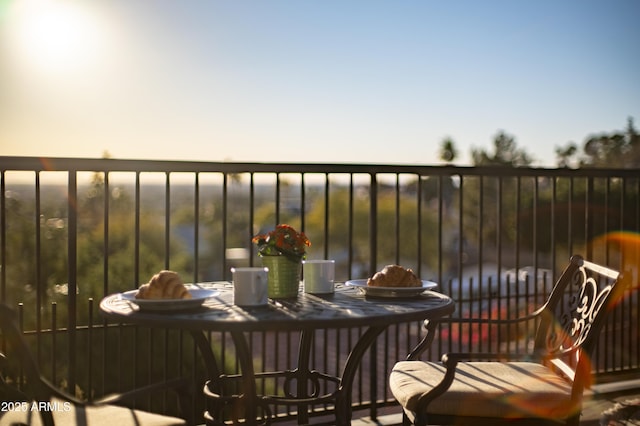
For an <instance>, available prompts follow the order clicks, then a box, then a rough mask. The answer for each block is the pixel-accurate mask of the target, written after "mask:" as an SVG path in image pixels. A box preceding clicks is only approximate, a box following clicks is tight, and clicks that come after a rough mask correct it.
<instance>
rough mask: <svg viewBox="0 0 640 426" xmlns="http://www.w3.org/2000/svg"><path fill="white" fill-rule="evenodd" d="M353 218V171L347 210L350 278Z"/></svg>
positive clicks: (348, 270)
mask: <svg viewBox="0 0 640 426" xmlns="http://www.w3.org/2000/svg"><path fill="white" fill-rule="evenodd" d="M353 220H354V186H353V173H350V174H349V212H348V231H347V232H348V240H347V241H348V244H349V247H348V248H347V249H348V252H349V254H348V262H347V265H348V266H347V278H352V276H351V273H352V271H353Z"/></svg>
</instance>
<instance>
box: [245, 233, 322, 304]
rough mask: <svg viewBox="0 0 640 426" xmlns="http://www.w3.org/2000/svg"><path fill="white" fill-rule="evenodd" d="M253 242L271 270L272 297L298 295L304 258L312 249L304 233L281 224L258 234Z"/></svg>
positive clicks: (270, 295)
mask: <svg viewBox="0 0 640 426" xmlns="http://www.w3.org/2000/svg"><path fill="white" fill-rule="evenodd" d="M251 241H252V242H253V243H254V244H256V246H257V247H258V255H259V256H260V257H261V258H262V264H263V266H265V267H267V268H269V277H268V294H269V297H271V298H275V299H277V298H287V297H295V296H297V295H298V288H299V284H300V273H301V270H302V259H304V258H305V257H306V254H307V252H306V249H307V247H310V246H311V242H310V241H309V239H308V238H307V236H306V235H305V234H304V232H298V231H296V230H295V229H294V228H293V227H292V226H290V225H287V224H280V225H278V226H276V227H275V229H273V230H271V231H269V232H268V233H266V234H259V235H256V236H255V237H253V239H252V240H251Z"/></svg>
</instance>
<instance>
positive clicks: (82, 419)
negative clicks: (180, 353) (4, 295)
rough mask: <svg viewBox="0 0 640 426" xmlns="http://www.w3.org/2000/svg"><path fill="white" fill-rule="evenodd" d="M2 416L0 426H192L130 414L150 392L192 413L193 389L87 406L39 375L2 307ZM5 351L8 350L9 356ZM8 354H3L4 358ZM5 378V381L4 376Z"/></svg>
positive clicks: (179, 387)
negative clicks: (20, 375)
mask: <svg viewBox="0 0 640 426" xmlns="http://www.w3.org/2000/svg"><path fill="white" fill-rule="evenodd" d="M0 332H1V333H0V336H1V337H2V339H0V342H4V344H3V345H2V347H0V401H2V403H3V404H4V406H3V407H1V408H2V410H0V424H1V425H29V426H32V425H33V426H35V425H38V426H39V425H45V426H53V425H65V426H67V425H79V426H87V425H88V426H100V425H108V426H112V425H117V426H125V425H126V426H139V425H145V426H147V425H157V426H161V425H162V426H168V425H188V424H193V419H192V416H190V415H188V414H185V419H182V418H178V417H171V416H164V415H160V414H155V413H149V412H146V411H141V410H137V409H132V408H128V407H127V406H126V405H127V403H129V404H130V403H131V401H133V400H134V399H135V398H136V397H142V396H146V397H148V396H149V395H150V393H151V392H153V391H159V390H161V389H165V390H166V389H171V390H173V391H175V392H176V393H177V395H178V400H179V404H180V409H181V411H183V412H184V413H188V411H187V410H188V409H189V408H191V400H192V395H193V386H192V384H191V381H190V380H188V379H174V380H171V381H164V382H162V383H158V384H154V385H150V386H146V387H143V388H139V389H136V390H133V391H130V392H127V393H121V394H117V395H112V396H109V397H105V398H103V399H100V400H97V401H94V402H92V403H87V402H85V401H81V400H78V399H77V398H75V397H73V396H71V395H68V394H67V393H65V392H63V391H61V390H60V389H58V388H56V387H55V386H53V385H52V384H51V383H50V382H48V381H47V380H46V379H45V378H44V377H42V375H41V374H40V371H39V369H38V364H37V363H36V360H35V359H34V357H33V355H32V354H31V351H30V350H29V348H28V346H27V343H26V342H25V340H24V337H23V334H22V332H21V331H20V327H19V325H18V322H17V315H16V312H15V311H14V310H13V309H11V308H10V307H8V306H7V305H6V304H3V303H0ZM6 349H9V350H8V351H6ZM3 352H4V353H3ZM15 366H19V367H18V368H19V369H20V370H21V371H20V373H23V374H24V380H23V383H22V384H21V385H20V386H17V384H16V379H15V377H17V374H15V373H16V372H15V371H13V372H12V373H13V374H9V373H11V372H10V371H7V370H11V369H12V368H15ZM5 374H6V375H5Z"/></svg>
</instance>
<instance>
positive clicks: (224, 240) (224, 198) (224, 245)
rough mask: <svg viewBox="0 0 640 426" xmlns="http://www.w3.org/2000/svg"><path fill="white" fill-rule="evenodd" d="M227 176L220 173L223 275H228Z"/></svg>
mask: <svg viewBox="0 0 640 426" xmlns="http://www.w3.org/2000/svg"><path fill="white" fill-rule="evenodd" d="M228 186H229V176H228V174H227V173H224V174H223V175H222V271H223V276H225V277H228V276H229V274H228V273H227V252H226V248H227V241H228V232H229V229H228V228H229V217H228V210H229V187H228Z"/></svg>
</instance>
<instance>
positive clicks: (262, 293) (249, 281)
mask: <svg viewBox="0 0 640 426" xmlns="http://www.w3.org/2000/svg"><path fill="white" fill-rule="evenodd" d="M231 273H232V274H233V303H234V304H235V305H238V306H260V305H266V304H267V303H268V301H267V276H268V273H269V268H263V267H255V268H254V267H245V268H231Z"/></svg>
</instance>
